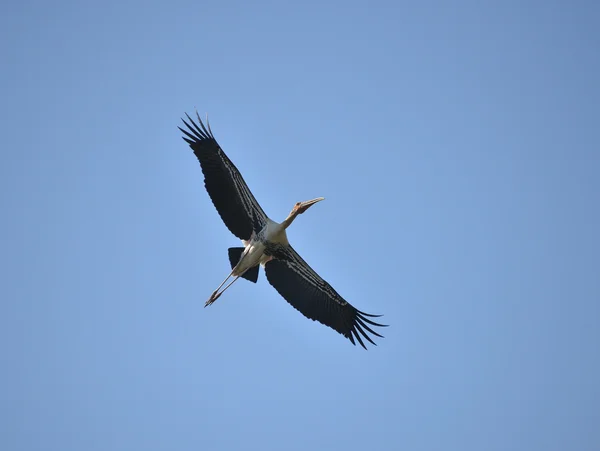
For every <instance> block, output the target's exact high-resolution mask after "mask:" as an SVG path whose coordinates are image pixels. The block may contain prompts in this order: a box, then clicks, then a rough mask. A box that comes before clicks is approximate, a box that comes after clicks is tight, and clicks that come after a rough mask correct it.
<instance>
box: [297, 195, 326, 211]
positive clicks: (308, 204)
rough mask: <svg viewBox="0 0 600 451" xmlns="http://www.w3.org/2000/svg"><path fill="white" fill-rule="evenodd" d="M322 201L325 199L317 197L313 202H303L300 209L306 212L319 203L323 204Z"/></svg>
mask: <svg viewBox="0 0 600 451" xmlns="http://www.w3.org/2000/svg"><path fill="white" fill-rule="evenodd" d="M322 200H325V198H324V197H317V198H316V199H311V200H307V201H305V202H301V203H300V205H299V207H298V209H299V210H300V211H305V210H306V209H307V208H308V207H310V206H311V205H314V204H316V203H317V202H321V201H322Z"/></svg>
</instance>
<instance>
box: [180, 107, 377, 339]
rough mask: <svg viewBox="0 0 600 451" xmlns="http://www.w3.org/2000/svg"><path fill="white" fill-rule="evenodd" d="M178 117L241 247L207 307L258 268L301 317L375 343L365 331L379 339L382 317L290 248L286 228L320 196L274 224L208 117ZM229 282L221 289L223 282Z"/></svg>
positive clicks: (251, 278)
mask: <svg viewBox="0 0 600 451" xmlns="http://www.w3.org/2000/svg"><path fill="white" fill-rule="evenodd" d="M185 115H186V117H187V119H188V120H187V121H186V120H185V119H182V121H183V123H184V124H185V126H186V128H187V130H185V129H183V128H181V127H178V128H179V130H181V131H182V132H183V134H184V136H182V137H183V139H184V140H185V141H186V142H187V143H188V144H189V145H190V147H191V148H192V150H193V151H194V154H195V155H196V157H197V158H198V160H199V162H200V166H201V168H202V172H203V174H204V186H205V187H206V191H208V195H209V196H210V198H211V200H212V202H213V204H214V206H215V208H216V209H217V212H218V213H219V215H220V216H221V219H222V220H223V222H224V223H225V226H226V227H227V228H228V229H229V231H230V232H231V233H232V234H234V235H235V236H236V237H238V238H239V239H240V240H241V241H242V243H243V245H244V246H243V247H231V248H229V262H230V264H231V268H232V270H231V272H230V273H229V275H228V276H227V277H226V278H225V280H224V281H223V282H222V283H221V285H219V286H218V287H217V289H216V290H215V291H214V292H213V293H212V295H211V296H210V298H209V299H208V301H206V304H205V305H204V306H205V307H207V306H209V305H211V304H212V303H213V302H215V301H216V300H217V299H218V298H219V296H221V295H222V294H223V293H224V292H225V290H227V288H229V287H230V286H231V285H232V284H233V283H234V282H235V281H236V280H238V279H239V278H240V277H242V278H243V279H246V280H249V281H251V282H254V283H256V281H257V280H258V270H259V267H260V266H263V267H264V271H265V274H266V276H267V280H268V281H269V283H270V284H271V285H272V286H273V287H274V288H275V289H276V290H277V291H278V292H279V294H280V295H281V296H282V297H283V298H284V299H285V300H286V301H287V302H288V303H289V304H291V305H292V307H294V308H295V309H297V310H298V311H300V313H302V314H303V315H304V316H306V317H307V318H310V319H312V320H316V321H319V322H320V323H322V324H324V325H326V326H329V327H331V328H332V329H334V330H335V331H337V332H339V333H340V334H342V335H343V336H344V337H346V338H347V339H349V340H350V342H352V344H353V345H356V343H355V340H356V341H358V342H359V343H360V345H361V346H362V347H363V348H365V349H367V348H366V346H365V344H364V342H363V338H365V339H366V340H368V341H369V342H370V343H372V344H373V345H375V342H374V341H373V340H372V339H371V337H370V336H369V333H370V334H372V335H375V336H377V337H381V338H383V336H382V335H380V334H378V333H377V332H375V331H374V330H373V329H372V327H386V325H383V324H378V323H376V322H375V321H373V320H372V319H369V318H377V317H380V316H381V315H371V314H368V313H365V312H361V311H360V310H358V309H356V308H355V307H354V306H352V305H351V304H350V303H349V302H347V301H346V300H344V298H342V296H340V295H339V294H338V293H337V291H335V290H334V289H333V287H332V286H331V285H329V283H327V282H326V281H325V280H323V278H321V276H319V275H318V274H317V273H316V272H315V271H314V270H313V269H312V268H311V267H310V266H309V265H308V263H306V262H305V261H304V260H303V259H302V257H300V255H299V254H298V253H297V252H296V250H295V249H294V248H293V247H292V246H291V245H290V243H289V242H288V239H287V236H286V229H287V228H288V227H289V226H290V225H291V224H292V222H294V220H295V219H296V218H297V217H298V215H301V214H303V213H304V212H305V211H306V210H308V209H309V208H310V207H312V206H313V205H315V204H316V203H317V202H320V201H322V200H323V199H324V198H323V197H317V198H315V199H311V200H307V201H304V202H297V203H296V204H295V205H294V207H293V208H292V211H291V212H290V214H289V215H288V216H287V218H285V219H284V221H283V222H281V223H278V222H275V221H273V220H272V219H270V218H269V217H268V216H267V215H266V214H265V212H264V211H263V209H262V208H261V206H260V204H259V203H258V202H257V201H256V199H255V198H254V196H253V194H252V192H251V191H250V189H249V188H248V185H246V182H245V181H244V179H243V178H242V175H241V174H240V172H239V171H238V169H237V168H236V167H235V165H234V164H233V163H232V162H231V160H230V159H229V158H228V157H227V155H225V152H223V149H221V147H220V146H219V144H218V143H217V141H216V140H215V138H214V136H213V133H212V131H211V129H210V124H209V123H208V119H207V121H206V126H205V125H204V123H203V122H202V120H201V119H200V116H199V115H198V112H197V111H196V117H197V118H198V124H196V122H194V120H193V119H192V118H190V116H189V115H188V114H187V113H186V114H185ZM230 278H232V280H231V282H230V283H229V284H228V285H227V286H225V288H223V286H224V285H225V284H226V283H227V281H228V280H229V279H230Z"/></svg>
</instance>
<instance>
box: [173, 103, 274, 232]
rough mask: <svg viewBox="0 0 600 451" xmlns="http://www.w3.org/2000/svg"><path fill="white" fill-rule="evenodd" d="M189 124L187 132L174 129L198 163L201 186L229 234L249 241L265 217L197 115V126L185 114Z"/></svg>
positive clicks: (237, 172)
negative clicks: (202, 179) (179, 132)
mask: <svg viewBox="0 0 600 451" xmlns="http://www.w3.org/2000/svg"><path fill="white" fill-rule="evenodd" d="M186 116H187V118H188V120H189V122H190V123H188V122H186V120H185V119H182V120H183V123H184V124H185V125H186V126H187V128H188V129H187V130H184V129H183V128H181V127H178V128H179V130H181V131H182V132H183V133H184V135H185V136H183V139H184V140H185V142H187V143H188V144H189V145H190V147H191V148H192V150H193V151H194V154H195V155H196V157H197V158H198V161H199V162H200V166H201V167H202V172H203V174H204V186H205V187H206V191H207V192H208V195H209V196H210V198H211V200H212V203H213V204H214V206H215V208H216V209H217V211H218V212H219V215H220V216H221V219H222V220H223V222H224V223H225V225H226V226H227V228H228V229H229V231H230V232H231V233H233V234H234V235H235V236H237V237H238V238H239V239H240V240H250V238H251V236H252V232H253V231H255V230H256V231H260V230H262V228H263V227H264V226H265V225H266V223H267V215H266V214H265V212H264V211H263V209H262V208H261V206H260V205H259V203H258V202H257V201H256V199H255V198H254V195H253V194H252V192H251V191H250V189H249V188H248V185H246V182H245V181H244V179H243V177H242V175H241V174H240V171H238V169H237V168H236V167H235V165H234V164H233V163H232V162H231V160H230V159H229V158H228V157H227V155H225V152H223V150H222V149H221V147H220V146H219V144H218V143H217V141H216V140H215V137H214V136H213V134H212V131H211V130H210V125H208V123H207V125H208V128H207V127H205V126H204V124H203V123H202V120H201V119H200V116H198V112H196V116H197V117H198V122H199V124H200V126H198V125H197V124H196V123H195V122H194V120H193V119H192V118H190V116H189V115H188V114H187V113H186Z"/></svg>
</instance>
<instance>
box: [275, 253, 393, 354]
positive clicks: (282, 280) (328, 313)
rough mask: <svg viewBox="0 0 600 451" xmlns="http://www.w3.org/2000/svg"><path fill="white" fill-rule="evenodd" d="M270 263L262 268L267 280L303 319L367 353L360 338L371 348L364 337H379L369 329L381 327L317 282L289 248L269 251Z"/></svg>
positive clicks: (317, 276)
mask: <svg viewBox="0 0 600 451" xmlns="http://www.w3.org/2000/svg"><path fill="white" fill-rule="evenodd" d="M272 256H273V259H272V260H270V261H268V262H267V263H266V264H265V274H266V276H267V280H268V281H269V283H270V284H271V285H273V287H275V289H276V290H277V291H278V292H279V294H280V295H281V296H283V298H284V299H285V300H286V301H288V302H289V303H290V304H291V305H292V307H294V308H295V309H297V310H298V311H299V312H300V313H302V314H303V315H304V316H306V317H307V318H310V319H312V320H315V321H319V322H320V323H322V324H324V325H326V326H329V327H331V328H332V329H334V330H335V331H337V332H339V333H340V334H342V335H343V336H344V337H346V338H348V339H349V340H350V341H351V342H352V344H355V343H354V339H355V338H356V339H357V340H358V342H359V343H360V345H361V346H362V347H363V348H365V349H367V348H366V347H365V345H364V343H363V341H362V339H361V336H362V337H364V338H366V339H367V340H369V341H370V342H371V343H372V344H375V343H374V342H373V340H372V339H371V338H370V337H369V336H368V335H367V332H370V333H371V334H373V335H376V336H378V337H382V336H381V335H379V334H378V333H377V332H375V331H374V330H372V329H371V328H370V327H369V325H371V326H378V327H385V325H383V324H378V323H376V322H374V321H372V320H370V319H369V318H368V317H370V318H376V317H378V316H380V315H370V314H368V313H364V312H361V311H360V310H357V309H356V308H354V307H353V306H352V305H351V304H350V303H349V302H347V301H346V300H344V299H343V298H342V297H341V296H340V295H339V294H338V293H337V291H335V290H334V289H333V287H332V286H331V285H329V284H328V283H327V282H326V281H325V280H323V279H322V278H321V276H319V275H318V274H317V273H316V272H315V271H314V270H313V269H312V268H311V267H310V266H309V265H308V263H306V262H305V261H304V260H303V259H302V257H300V255H298V253H297V252H296V251H295V250H294V248H292V246H290V245H287V246H277V247H276V248H274V249H273V250H272Z"/></svg>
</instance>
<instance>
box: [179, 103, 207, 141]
mask: <svg viewBox="0 0 600 451" xmlns="http://www.w3.org/2000/svg"><path fill="white" fill-rule="evenodd" d="M185 117H187V121H186V120H185V119H184V118H181V121H182V122H183V123H184V124H185V125H186V127H187V130H184V129H183V128H181V127H179V126H178V127H177V128H178V129H179V130H181V131H182V132H183V133H184V134H185V135H187V136H188V137H189V138H191V139H192V140H193V141H192V142H190V141H189V140H188V139H186V138H185V137H183V139H184V140H185V141H186V142H187V143H188V144H190V145H191V144H193V143H198V142H201V141H205V140H209V139H215V137H214V135H213V134H212V130H210V126H209V128H206V126H205V125H204V123H203V122H202V119H200V115H199V114H198V111H197V110H196V117H197V118H198V124H200V125H198V124H197V123H196V122H195V121H194V119H192V118H191V117H190V115H189V114H187V113H185ZM206 120H207V123H208V115H207V116H206ZM188 121H189V122H188Z"/></svg>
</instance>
